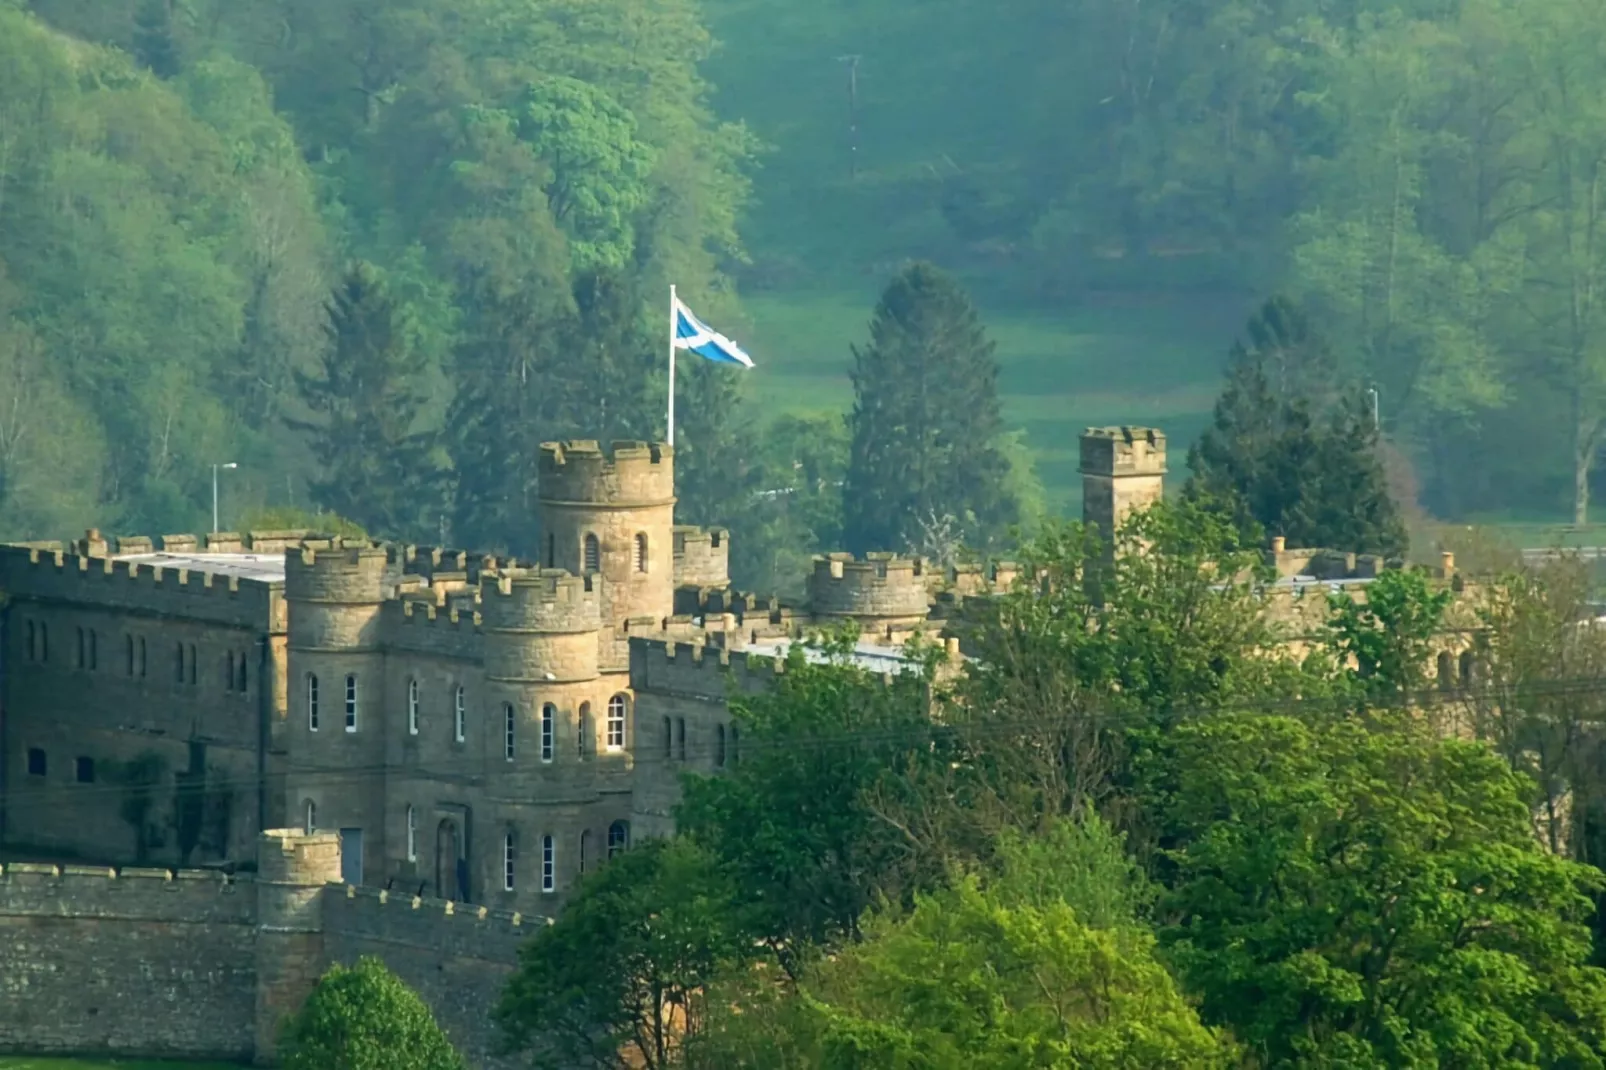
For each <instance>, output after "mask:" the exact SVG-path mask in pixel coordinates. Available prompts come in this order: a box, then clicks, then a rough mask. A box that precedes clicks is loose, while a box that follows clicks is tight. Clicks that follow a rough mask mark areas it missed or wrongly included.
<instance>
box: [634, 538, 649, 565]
mask: <svg viewBox="0 0 1606 1070" xmlns="http://www.w3.org/2000/svg"><path fill="white" fill-rule="evenodd" d="M636 571H637V572H646V571H647V536H646V535H645V534H641V535H637V536H636Z"/></svg>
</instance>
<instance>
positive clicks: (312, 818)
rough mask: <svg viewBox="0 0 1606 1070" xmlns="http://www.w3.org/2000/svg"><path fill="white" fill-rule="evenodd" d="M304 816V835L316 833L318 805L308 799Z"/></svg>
mask: <svg viewBox="0 0 1606 1070" xmlns="http://www.w3.org/2000/svg"><path fill="white" fill-rule="evenodd" d="M304 816H305V818H306V833H307V835H308V836H311V835H312V834H313V833H314V832H316V831H318V804H317V803H315V802H313V801H312V800H311V799H308V800H307V812H306V814H305V815H304Z"/></svg>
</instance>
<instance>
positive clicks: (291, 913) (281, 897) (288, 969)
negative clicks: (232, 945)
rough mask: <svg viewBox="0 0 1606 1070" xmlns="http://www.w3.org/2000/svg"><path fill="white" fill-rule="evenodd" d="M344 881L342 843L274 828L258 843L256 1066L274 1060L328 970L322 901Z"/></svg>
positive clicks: (333, 837) (320, 835)
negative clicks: (288, 1026) (290, 1021)
mask: <svg viewBox="0 0 1606 1070" xmlns="http://www.w3.org/2000/svg"><path fill="white" fill-rule="evenodd" d="M339 879H340V838H339V836H337V835H336V834H335V833H333V832H319V833H314V834H313V835H310V836H309V835H306V834H305V833H304V832H302V831H301V830H299V829H271V830H269V831H267V832H264V833H263V834H262V835H261V837H260V838H259V840H258V842H257V879H256V895H257V933H256V976H257V984H256V1022H255V1033H256V1062H257V1064H258V1065H269V1064H271V1063H272V1062H273V1061H274V1055H275V1048H276V1046H277V1043H278V1038H279V1027H280V1024H281V1023H282V1022H283V1021H284V1019H285V1017H286V1016H287V1015H290V1014H294V1013H295V1012H296V1011H297V1010H298V1009H300V1007H301V1004H302V1003H303V1002H305V1000H306V998H307V995H308V993H310V992H311V991H312V986H313V985H314V984H316V983H317V981H318V977H319V976H320V974H321V973H322V972H323V968H324V965H325V963H324V947H323V896H324V889H325V888H327V887H328V886H329V883H330V882H331V881H338V880H339Z"/></svg>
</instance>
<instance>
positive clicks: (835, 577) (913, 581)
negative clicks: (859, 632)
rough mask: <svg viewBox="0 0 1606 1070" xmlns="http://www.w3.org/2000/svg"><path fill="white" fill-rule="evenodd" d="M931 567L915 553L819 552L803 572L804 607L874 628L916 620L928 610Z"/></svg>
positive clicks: (920, 619)
mask: <svg viewBox="0 0 1606 1070" xmlns="http://www.w3.org/2000/svg"><path fill="white" fill-rule="evenodd" d="M932 571H933V570H932V569H931V568H930V567H929V566H928V565H927V563H926V562H925V561H924V560H923V559H921V558H918V557H902V556H899V555H896V554H879V553H878V554H866V555H865V556H864V558H863V559H858V558H855V557H854V556H853V555H852V554H844V553H833V554H824V555H821V556H819V557H816V558H815V559H814V571H813V573H812V574H811V575H810V576H809V609H810V611H811V612H812V614H813V615H814V616H815V617H818V618H822V619H826V620H830V619H852V620H857V621H859V622H860V624H861V625H864V626H866V627H870V628H873V629H876V630H879V629H882V628H885V627H887V626H888V625H891V624H894V623H907V624H911V625H912V624H916V623H918V622H919V621H922V620H924V619H925V618H926V616H927V614H928V612H929V611H930V607H931V597H932V596H931V591H930V589H929V587H928V585H927V578H928V576H929V575H930V574H931V572H932Z"/></svg>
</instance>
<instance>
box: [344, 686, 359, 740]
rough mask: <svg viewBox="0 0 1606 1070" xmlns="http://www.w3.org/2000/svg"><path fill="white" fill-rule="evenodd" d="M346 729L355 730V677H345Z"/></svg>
mask: <svg viewBox="0 0 1606 1070" xmlns="http://www.w3.org/2000/svg"><path fill="white" fill-rule="evenodd" d="M346 731H348V732H355V731H357V678H356V677H355V676H347V677H346Z"/></svg>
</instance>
